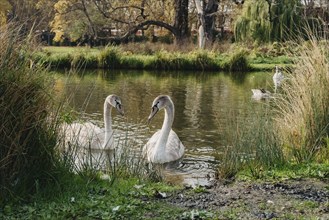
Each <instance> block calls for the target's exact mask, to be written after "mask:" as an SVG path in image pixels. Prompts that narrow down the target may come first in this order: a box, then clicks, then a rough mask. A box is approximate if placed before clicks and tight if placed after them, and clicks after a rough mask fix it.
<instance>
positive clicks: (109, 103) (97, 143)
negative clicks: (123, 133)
mask: <svg viewBox="0 0 329 220" xmlns="http://www.w3.org/2000/svg"><path fill="white" fill-rule="evenodd" d="M113 107H114V108H116V109H117V111H118V112H119V113H120V114H122V115H123V109H122V104H121V100H120V98H119V97H118V96H116V95H109V96H108V97H107V98H106V99H105V102H104V124H105V128H100V127H98V126H96V125H94V124H93V123H91V122H86V123H72V124H66V125H64V126H63V127H62V131H63V133H64V135H65V137H64V139H65V140H66V142H67V144H71V145H78V146H81V147H85V148H91V149H114V147H115V144H114V138H113V130H112V118H111V109H112V108H113Z"/></svg>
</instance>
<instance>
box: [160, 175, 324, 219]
mask: <svg viewBox="0 0 329 220" xmlns="http://www.w3.org/2000/svg"><path fill="white" fill-rule="evenodd" d="M328 183H329V181H328V180H325V181H320V180H314V179H300V180H285V181H278V182H256V183H255V182H242V181H239V182H234V183H231V184H225V183H216V184H214V185H213V186H211V187H210V188H209V189H204V190H199V191H200V192H198V193H195V191H196V190H191V189H184V190H181V191H179V192H175V193H173V194H172V195H168V196H166V198H162V200H165V201H166V202H168V203H170V204H173V205H175V206H179V207H184V208H187V209H188V210H203V211H205V210H206V211H209V212H213V213H214V216H213V217H214V218H215V219H309V218H312V219H313V218H314V217H317V218H315V219H329V184H328Z"/></svg>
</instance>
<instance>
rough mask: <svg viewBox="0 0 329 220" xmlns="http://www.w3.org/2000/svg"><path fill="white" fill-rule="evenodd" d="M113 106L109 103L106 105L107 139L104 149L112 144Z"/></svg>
mask: <svg viewBox="0 0 329 220" xmlns="http://www.w3.org/2000/svg"><path fill="white" fill-rule="evenodd" d="M111 111H112V106H110V104H109V103H108V102H105V103H104V125H105V138H104V143H103V147H106V146H107V145H110V144H111V138H112V136H113V130H112V117H111Z"/></svg>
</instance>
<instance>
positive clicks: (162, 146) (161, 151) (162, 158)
mask: <svg viewBox="0 0 329 220" xmlns="http://www.w3.org/2000/svg"><path fill="white" fill-rule="evenodd" d="M163 108H164V110H165V117H164V122H163V125H162V128H161V130H159V131H157V132H156V133H154V134H153V136H152V137H151V138H150V139H149V141H148V142H147V143H146V144H145V146H144V148H143V155H144V157H146V158H147V160H148V161H149V162H151V163H160V164H163V163H168V162H172V161H176V160H178V159H180V158H182V157H183V155H184V145H183V144H182V142H181V141H180V139H179V137H178V136H177V134H176V133H175V132H174V131H173V130H172V129H171V126H172V124H173V121H174V114H175V108H174V103H173V102H172V100H171V98H170V97H169V96H167V95H160V96H158V97H156V98H155V99H154V101H153V104H152V111H151V114H150V116H149V117H148V122H150V121H151V119H152V118H153V117H154V116H155V115H156V113H157V112H158V111H159V110H161V109H163Z"/></svg>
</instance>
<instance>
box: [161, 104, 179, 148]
mask: <svg viewBox="0 0 329 220" xmlns="http://www.w3.org/2000/svg"><path fill="white" fill-rule="evenodd" d="M174 114H175V108H174V104H173V103H172V102H170V103H169V104H168V105H167V106H166V107H165V116H164V121H163V124H162V128H161V134H160V137H159V140H158V142H157V150H158V151H164V150H165V148H166V145H167V141H168V137H169V133H170V131H171V127H172V124H173V121H174Z"/></svg>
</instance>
